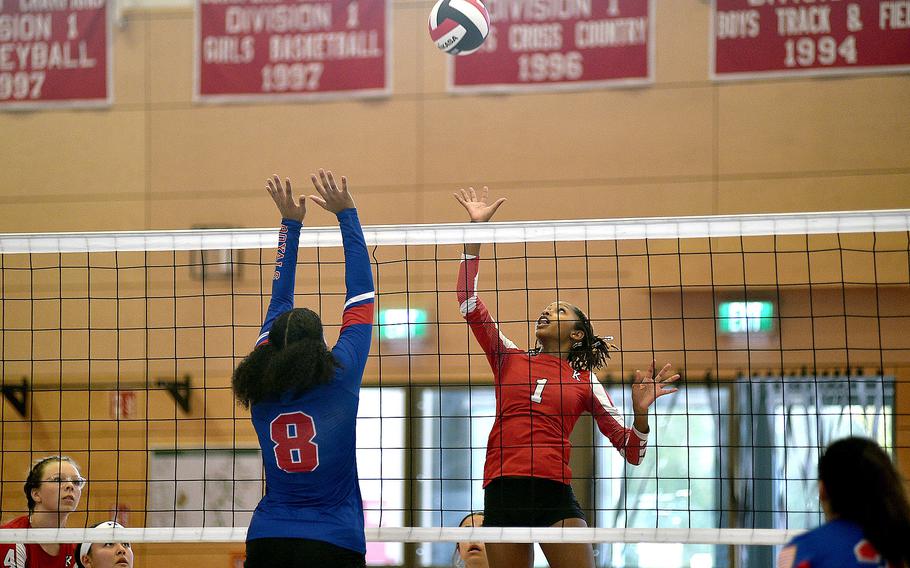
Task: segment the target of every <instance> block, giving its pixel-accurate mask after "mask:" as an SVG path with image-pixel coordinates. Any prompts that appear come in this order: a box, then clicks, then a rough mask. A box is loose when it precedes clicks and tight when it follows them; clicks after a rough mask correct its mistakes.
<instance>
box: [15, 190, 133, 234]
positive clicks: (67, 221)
mask: <svg viewBox="0 0 910 568" xmlns="http://www.w3.org/2000/svg"><path fill="white" fill-rule="evenodd" d="M145 207H146V205H145V203H144V202H143V201H141V200H139V199H138V198H136V199H135V200H130V201H115V200H103V199H100V196H99V198H97V199H94V198H93V199H91V200H84V201H83V200H80V201H76V202H67V201H65V200H64V201H55V200H47V201H27V200H26V199H25V198H21V199H20V198H16V202H14V203H8V202H7V203H4V202H3V201H2V199H0V208H2V210H3V214H2V215H0V232H10V233H30V232H36V231H38V232H40V231H42V230H43V229H44V228H48V230H54V231H135V230H137V229H139V228H141V227H144V226H145V220H144V216H145Z"/></svg>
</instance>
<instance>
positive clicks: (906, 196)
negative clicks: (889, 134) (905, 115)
mask: <svg viewBox="0 0 910 568" xmlns="http://www.w3.org/2000/svg"><path fill="white" fill-rule="evenodd" d="M908 187H910V173H899V174H898V173H896V174H892V175H873V174H869V175H855V176H840V177H829V176H824V177H805V178H802V177H800V178H791V179H782V178H775V179H751V180H729V181H721V182H720V183H719V184H718V196H717V204H718V205H717V212H718V213H721V214H738V213H782V212H789V211H840V210H845V211H857V210H864V209H893V208H901V207H910V190H908Z"/></svg>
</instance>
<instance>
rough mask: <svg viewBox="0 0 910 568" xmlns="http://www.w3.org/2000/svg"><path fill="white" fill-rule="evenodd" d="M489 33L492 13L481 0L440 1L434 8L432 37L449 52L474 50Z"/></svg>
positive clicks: (431, 17)
mask: <svg viewBox="0 0 910 568" xmlns="http://www.w3.org/2000/svg"><path fill="white" fill-rule="evenodd" d="M489 33H490V14H489V12H487V9H486V7H485V6H484V5H483V3H482V2H481V1H480V0H438V2H436V5H435V6H433V10H432V11H430V37H431V38H432V39H433V41H434V42H435V43H436V47H438V48H439V49H441V50H443V51H445V52H446V53H449V54H452V55H468V54H469V53H474V52H475V51H477V50H478V49H479V48H480V46H481V44H482V43H483V40H485V39H486V38H487V35H488V34H489Z"/></svg>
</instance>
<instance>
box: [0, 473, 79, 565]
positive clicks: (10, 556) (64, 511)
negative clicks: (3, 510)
mask: <svg viewBox="0 0 910 568" xmlns="http://www.w3.org/2000/svg"><path fill="white" fill-rule="evenodd" d="M84 485H85V479H83V478H82V475H81V474H80V473H79V468H78V467H77V466H76V462H74V461H73V460H72V459H70V458H68V457H66V456H50V457H47V458H44V459H42V460H39V461H37V462H36V463H35V465H33V466H32V469H31V470H30V471H29V473H28V477H27V478H26V480H25V487H24V490H25V497H26V499H27V500H28V514H27V515H22V516H21V517H16V518H15V519H13V520H11V521H9V522H8V523H6V524H4V525H3V526H2V527H0V528H5V529H28V528H34V529H48V528H61V527H65V526H66V520H67V518H68V517H69V514H70V513H72V512H73V511H75V510H76V507H77V506H78V505H79V498H80V497H81V496H82V487H83V486H84ZM75 549H76V547H75V545H74V544H7V543H0V566H3V568H7V567H8V568H72V567H74V566H75V558H74V556H75Z"/></svg>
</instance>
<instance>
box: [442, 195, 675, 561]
mask: <svg viewBox="0 0 910 568" xmlns="http://www.w3.org/2000/svg"><path fill="white" fill-rule="evenodd" d="M486 197H487V188H486V187H485V188H484V189H483V194H482V195H481V196H480V197H478V196H477V195H476V194H475V192H474V189H473V188H470V189H469V190H468V191H465V190H460V192H459V193H456V194H455V198H456V199H457V200H458V202H459V203H461V205H462V206H464V208H465V210H467V212H468V214H469V215H470V218H471V222H485V221H489V220H490V218H491V217H492V216H493V214H494V213H495V212H496V210H497V209H498V208H499V206H500V205H502V203H503V202H504V201H505V199H498V200H497V201H495V202H494V203H492V204H487V202H486ZM479 252H480V245H479V244H467V245H465V254H464V258H463V260H462V263H461V268H460V270H459V273H458V283H457V290H458V301H459V303H460V304H461V313H462V315H463V316H464V318H465V319H466V320H467V322H468V324H469V325H470V327H471V331H472V332H473V333H474V337H476V338H477V341H478V343H480V346H481V347H482V348H483V350H484V353H486V356H487V360H488V361H489V363H490V366H491V367H492V369H493V376H494V382H495V390H496V420H495V422H494V424H493V429H492V430H491V431H490V437H489V440H488V442H487V457H486V463H485V466H484V514H485V518H484V526H495V527H527V526H531V527H547V526H556V527H585V526H587V523H586V522H585V517H584V513H583V512H582V511H581V507H580V506H579V504H578V501H576V500H575V495H574V493H573V491H572V487H571V486H570V485H569V484H570V482H571V480H572V471H571V470H570V469H569V453H570V450H571V444H570V443H569V436H570V434H571V433H572V429H573V428H574V427H575V423H576V422H577V421H578V418H579V417H580V416H581V414H582V413H584V412H590V413H591V414H592V415H593V416H594V418H595V420H596V421H597V426H598V428H600V431H601V432H603V434H604V435H605V436H607V437H608V438H609V439H610V442H611V443H612V444H613V446H614V447H615V448H616V449H617V450H618V451H619V453H620V454H621V455H622V456H623V457H625V459H626V461H628V462H629V463H630V464H632V465H638V464H639V463H640V462H641V460H642V458H643V457H644V455H645V449H646V445H647V439H648V432H649V431H650V427H649V426H648V408H649V407H650V406H651V405H652V404H653V403H654V401H655V400H657V398H659V397H661V396H664V395H667V394H670V393H673V392H676V390H677V389H676V388H673V387H672V386H671V385H672V383H673V382H674V381H676V380H677V379H678V378H679V375H677V374H673V373H672V372H671V371H670V365H669V364H667V365H666V366H664V368H663V369H661V370H660V371H658V372H657V374H654V370H655V363H656V362H652V364H651V368H650V369H649V371H648V372H647V373H642V372H641V371H636V373H635V374H636V378H635V381H634V383H633V384H632V407H633V410H634V411H635V421H634V423H633V425H632V427H631V428H627V427H625V426H624V425H623V420H622V414H621V413H620V411H619V410H618V409H617V408H616V406H615V405H614V404H613V401H612V400H611V399H610V396H609V395H608V394H607V392H606V390H604V387H603V385H601V383H600V381H599V380H598V377H597V375H596V374H595V371H596V370H598V369H601V368H604V367H605V366H606V359H607V358H608V357H609V349H610V347H611V346H610V345H609V344H608V343H607V342H606V341H605V340H604V339H603V338H600V337H597V336H596V335H594V331H593V329H592V327H591V322H590V321H589V320H588V317H587V316H586V315H585V314H584V312H582V311H581V309H579V308H578V307H576V306H573V305H572V304H569V303H568V302H562V301H558V302H553V303H552V304H550V305H549V306H547V307H546V308H544V310H543V312H541V314H540V316H539V317H538V318H537V324H536V327H535V335H536V338H537V341H538V346H539V347H538V348H535V349H532V350H530V351H525V350H523V349H519V348H518V347H517V346H516V345H515V344H514V343H512V342H511V341H509V339H508V338H507V337H505V335H503V333H502V332H501V331H500V330H499V328H498V326H497V325H496V322H495V320H494V319H493V318H492V316H491V315H490V313H489V312H488V311H487V308H486V306H485V305H484V304H483V302H482V301H481V300H480V298H478V297H477V292H476V287H477V274H478V266H479V262H480V261H479V258H478V255H479ZM541 548H542V549H543V552H544V554H545V555H546V557H547V561H548V562H549V564H550V566H551V568H563V567H567V568H568V567H572V568H583V567H586V566H587V567H590V568H593V567H594V551H593V548H592V547H591V545H589V544H564V543H559V544H553V543H550V544H543V543H542V544H541ZM533 555H534V548H533V546H532V545H531V544H506V543H498V544H492V543H490V544H488V545H487V557H488V558H489V561H490V566H492V567H494V568H511V567H516V568H517V567H526V566H531V565H533Z"/></svg>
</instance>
